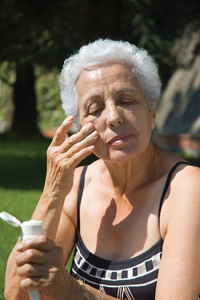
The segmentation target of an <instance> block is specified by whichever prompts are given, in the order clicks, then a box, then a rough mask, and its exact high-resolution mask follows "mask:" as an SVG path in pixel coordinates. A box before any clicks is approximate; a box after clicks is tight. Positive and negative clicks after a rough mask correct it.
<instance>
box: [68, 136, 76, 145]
mask: <svg viewBox="0 0 200 300" xmlns="http://www.w3.org/2000/svg"><path fill="white" fill-rule="evenodd" d="M67 142H68V144H69V146H72V145H73V144H74V137H73V135H71V136H70V137H69V138H68V139H67Z"/></svg>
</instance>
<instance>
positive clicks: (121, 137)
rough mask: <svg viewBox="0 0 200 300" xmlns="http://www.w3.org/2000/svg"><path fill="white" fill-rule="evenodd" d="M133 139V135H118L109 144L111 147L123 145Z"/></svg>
mask: <svg viewBox="0 0 200 300" xmlns="http://www.w3.org/2000/svg"><path fill="white" fill-rule="evenodd" d="M132 137H133V135H132V134H122V135H116V136H114V137H113V138H111V139H109V140H108V142H107V144H110V145H121V144H124V143H125V142H127V141H128V140H130V139H131V138H132Z"/></svg>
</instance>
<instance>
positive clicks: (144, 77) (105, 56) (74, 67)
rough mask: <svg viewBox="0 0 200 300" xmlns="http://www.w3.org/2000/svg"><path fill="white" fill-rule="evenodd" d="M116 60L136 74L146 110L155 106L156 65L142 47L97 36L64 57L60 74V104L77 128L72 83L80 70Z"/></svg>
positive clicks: (157, 90)
mask: <svg viewBox="0 0 200 300" xmlns="http://www.w3.org/2000/svg"><path fill="white" fill-rule="evenodd" d="M114 63H119V64H122V65H124V66H125V67H128V68H129V69H130V70H131V71H132V72H133V73H134V74H135V76H136V77H137V80H138V82H139V84H140V87H141V89H142V91H143V93H144V95H145V97H146V99H147V102H148V105H149V108H150V110H153V109H154V108H155V107H156V104H157V102H158V99H159V97H160V93H161V81H160V78H159V74H158V68H157V65H156V63H155V62H154V60H153V59H152V57H151V56H149V55H148V53H147V51H146V50H144V49H139V48H137V47H136V46H135V45H132V44H130V43H128V42H124V41H113V40H110V39H105V40H103V39H99V40H97V41H95V42H93V43H89V44H88V45H87V46H83V47H81V48H80V50H79V52H78V53H76V54H74V55H72V56H70V57H69V58H68V59H66V60H65V62H64V65H63V69H62V71H61V75H60V95H61V100H62V107H63V109H64V111H65V114H66V115H67V116H74V118H75V121H74V125H75V127H76V128H77V129H79V128H80V122H79V115H78V100H77V93H76V82H77V80H78V78H79V76H80V74H81V72H82V71H83V70H88V69H91V68H94V67H95V66H105V65H108V64H114Z"/></svg>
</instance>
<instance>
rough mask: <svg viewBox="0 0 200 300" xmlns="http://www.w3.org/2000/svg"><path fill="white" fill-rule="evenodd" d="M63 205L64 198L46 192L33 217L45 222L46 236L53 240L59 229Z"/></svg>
mask: <svg viewBox="0 0 200 300" xmlns="http://www.w3.org/2000/svg"><path fill="white" fill-rule="evenodd" d="M63 203H64V197H60V196H59V195H56V194H51V193H48V192H47V191H45V190H44V191H43V193H42V195H41V198H40V200H39V202H38V204H37V206H36V208H35V211H34V213H33V215H32V219H33V220H40V221H43V223H44V230H45V233H46V235H47V236H48V237H50V238H51V239H53V240H55V236H56V232H57V229H58V224H59V221H60V216H61V212H62V209H63Z"/></svg>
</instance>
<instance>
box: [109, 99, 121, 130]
mask: <svg viewBox="0 0 200 300" xmlns="http://www.w3.org/2000/svg"><path fill="white" fill-rule="evenodd" d="M122 123H123V116H122V112H121V110H120V107H118V106H117V105H116V104H115V103H114V101H112V102H108V103H107V124H108V126H109V127H116V126H118V125H120V124H122Z"/></svg>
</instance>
